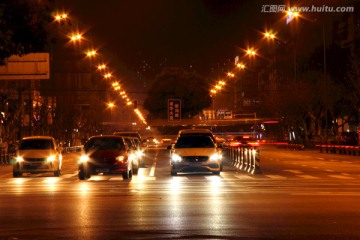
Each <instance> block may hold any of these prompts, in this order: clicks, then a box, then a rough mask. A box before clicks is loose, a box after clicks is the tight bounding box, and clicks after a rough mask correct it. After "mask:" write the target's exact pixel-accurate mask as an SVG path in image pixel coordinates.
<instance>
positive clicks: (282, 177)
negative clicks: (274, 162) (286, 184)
mask: <svg viewBox="0 0 360 240" xmlns="http://www.w3.org/2000/svg"><path fill="white" fill-rule="evenodd" d="M265 176H266V177H269V178H271V179H287V177H284V176H281V175H265Z"/></svg>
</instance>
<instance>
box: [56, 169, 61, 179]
mask: <svg viewBox="0 0 360 240" xmlns="http://www.w3.org/2000/svg"><path fill="white" fill-rule="evenodd" d="M60 175H61V170H60V169H59V170H57V171H54V176H55V177H60Z"/></svg>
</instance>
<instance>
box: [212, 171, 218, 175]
mask: <svg viewBox="0 0 360 240" xmlns="http://www.w3.org/2000/svg"><path fill="white" fill-rule="evenodd" d="M212 173H213V174H214V175H220V171H215V172H212Z"/></svg>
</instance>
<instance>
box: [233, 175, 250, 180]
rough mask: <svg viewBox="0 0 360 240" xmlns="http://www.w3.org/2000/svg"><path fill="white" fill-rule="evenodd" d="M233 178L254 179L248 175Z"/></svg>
mask: <svg viewBox="0 0 360 240" xmlns="http://www.w3.org/2000/svg"><path fill="white" fill-rule="evenodd" d="M235 177H236V178H238V179H254V178H253V177H251V176H248V175H235Z"/></svg>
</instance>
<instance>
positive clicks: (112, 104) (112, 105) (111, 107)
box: [107, 102, 115, 119]
mask: <svg viewBox="0 0 360 240" xmlns="http://www.w3.org/2000/svg"><path fill="white" fill-rule="evenodd" d="M107 106H108V108H110V119H112V109H113V108H114V107H115V104H114V103H113V102H109V103H107Z"/></svg>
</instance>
